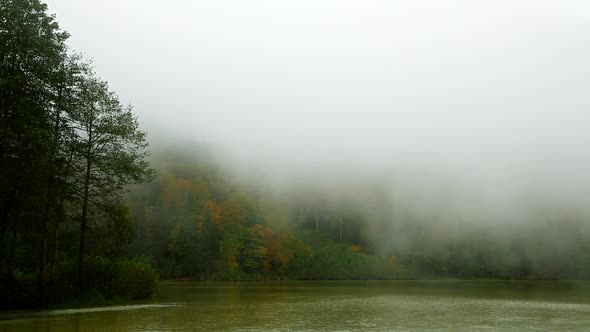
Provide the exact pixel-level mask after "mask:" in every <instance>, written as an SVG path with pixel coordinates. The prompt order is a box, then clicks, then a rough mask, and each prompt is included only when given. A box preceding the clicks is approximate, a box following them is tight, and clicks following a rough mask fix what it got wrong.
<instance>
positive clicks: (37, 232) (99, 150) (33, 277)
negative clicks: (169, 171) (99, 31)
mask: <svg viewBox="0 0 590 332" xmlns="http://www.w3.org/2000/svg"><path fill="white" fill-rule="evenodd" d="M67 39H68V34H67V33H66V32H65V31H63V30H61V29H60V27H59V25H58V24H57V22H56V20H55V17H54V16H53V15H49V14H48V12H47V6H46V5H45V4H43V3H41V2H40V1H37V0H1V1H0V45H1V47H0V278H2V282H1V285H2V286H1V287H2V289H1V290H0V297H1V300H2V302H3V303H2V304H4V305H7V306H14V305H15V303H18V302H26V301H27V299H25V298H24V297H26V296H25V294H31V293H33V292H32V290H33V289H34V290H36V293H37V294H43V292H44V290H46V289H47V288H48V285H56V284H59V285H66V284H67V285H69V286H72V287H74V286H75V288H76V289H82V290H85V289H89V288H91V287H89V285H91V284H93V283H94V282H95V281H94V280H93V278H94V275H95V274H93V273H88V271H87V270H88V268H90V266H86V265H87V263H88V262H90V261H93V260H94V261H96V259H98V258H96V257H97V256H102V257H104V259H105V260H106V261H109V262H111V263H112V264H113V266H114V265H117V264H118V265H117V266H118V267H121V269H120V270H121V275H122V274H127V275H129V274H130V272H129V271H128V270H129V269H132V268H133V266H134V265H133V264H131V263H130V264H127V266H126V267H123V265H124V264H123V263H121V264H119V263H117V262H118V258H117V257H118V256H119V254H120V248H121V244H123V243H125V242H128V241H129V240H130V239H131V236H132V228H131V221H130V214H129V210H128V206H127V202H126V199H125V192H126V186H128V185H129V184H133V183H141V182H144V181H147V180H150V179H151V178H152V177H153V171H152V170H151V169H150V168H149V166H148V163H147V161H146V152H145V148H146V146H147V143H146V139H145V133H144V132H142V131H141V130H140V129H139V127H138V122H137V118H136V116H135V115H134V114H133V112H132V109H131V107H130V106H124V105H122V103H121V102H120V101H119V99H118V97H117V95H116V94H115V93H114V92H112V91H111V90H110V89H109V87H108V84H107V82H105V81H103V80H101V79H100V78H98V77H97V75H96V74H95V73H94V72H93V70H92V67H91V65H90V64H89V62H88V61H86V60H84V59H83V58H82V57H81V56H80V55H78V54H75V53H73V52H70V51H69V49H68V47H67V45H66V41H67ZM92 257H95V258H96V259H95V258H92ZM122 264H123V265H122ZM113 266H111V268H113V270H116V269H115V268H114V267H113ZM138 268H139V267H138ZM144 268H145V267H141V268H139V269H140V270H141V269H144ZM65 270H68V271H69V272H68V273H67V274H68V276H67V278H66V277H65V274H64V273H65V272H64V271H65ZM123 271H126V272H124V273H123ZM95 272H96V271H95ZM95 290H96V289H95ZM102 295H104V294H102ZM38 300H39V302H46V301H47V299H41V298H40V299H38ZM31 301H32V300H31ZM23 305H26V304H23Z"/></svg>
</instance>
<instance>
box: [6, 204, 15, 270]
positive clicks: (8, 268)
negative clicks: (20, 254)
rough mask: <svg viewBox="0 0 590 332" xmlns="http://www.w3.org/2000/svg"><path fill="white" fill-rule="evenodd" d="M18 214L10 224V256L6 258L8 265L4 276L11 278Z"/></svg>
mask: <svg viewBox="0 0 590 332" xmlns="http://www.w3.org/2000/svg"><path fill="white" fill-rule="evenodd" d="M17 225H18V214H17V215H16V216H15V218H14V221H13V223H12V239H11V240H10V254H9V256H8V264H7V269H6V275H7V276H11V275H12V270H13V269H14V256H15V254H16V236H17Z"/></svg>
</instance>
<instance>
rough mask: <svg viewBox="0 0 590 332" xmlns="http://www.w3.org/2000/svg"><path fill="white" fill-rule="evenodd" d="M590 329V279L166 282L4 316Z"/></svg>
mask: <svg viewBox="0 0 590 332" xmlns="http://www.w3.org/2000/svg"><path fill="white" fill-rule="evenodd" d="M424 330H428V331H447V330H451V331H477V330H487V331H503V330H507V331H527V330H530V331H532V330H535V331H537V330H549V331H590V284H587V283H550V282H492V281H490V282H483V281H399V282H282V283H278V282H277V283H244V282H243V283H163V284H161V286H160V289H159V292H158V295H157V297H156V298H154V299H153V300H150V301H147V302H142V303H133V304H131V305H128V306H111V307H101V308H84V309H68V310H55V311H43V312H15V313H2V314H0V331H424Z"/></svg>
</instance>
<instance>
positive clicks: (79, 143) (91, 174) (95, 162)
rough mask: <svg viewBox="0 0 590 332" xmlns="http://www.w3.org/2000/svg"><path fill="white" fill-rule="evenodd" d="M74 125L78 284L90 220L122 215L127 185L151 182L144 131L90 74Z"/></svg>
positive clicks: (114, 222) (97, 221)
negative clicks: (78, 236) (77, 188)
mask: <svg viewBox="0 0 590 332" xmlns="http://www.w3.org/2000/svg"><path fill="white" fill-rule="evenodd" d="M71 122H72V125H73V127H74V128H75V132H76V138H75V143H74V146H75V155H76V158H77V162H76V166H77V169H76V176H77V179H76V180H77V181H76V183H79V184H80V187H79V190H77V192H78V193H79V195H78V196H79V212H80V217H79V220H80V241H79V250H78V282H81V280H80V278H81V276H82V270H83V261H84V255H85V253H86V246H87V232H88V228H89V221H93V222H94V223H95V224H102V225H104V224H105V223H109V222H110V223H111V225H114V226H115V227H117V222H120V221H122V220H124V219H121V218H113V217H120V216H122V214H121V213H114V214H113V213H111V212H113V211H119V209H120V207H121V204H122V202H124V197H123V194H124V192H125V188H126V186H128V185H130V184H136V183H141V182H145V181H147V180H150V179H151V178H152V176H153V170H152V169H150V168H149V167H148V162H147V160H146V157H147V152H146V151H145V148H146V147H147V142H146V139H145V137H146V136H145V135H146V134H145V132H143V131H141V130H139V127H138V122H137V118H136V117H135V116H134V115H133V113H132V108H131V106H127V107H124V106H123V105H122V104H121V103H120V101H119V99H118V97H117V96H116V95H115V94H114V93H113V92H111V91H109V90H108V86H107V83H106V82H104V81H101V80H99V79H97V78H95V77H94V75H93V74H92V73H91V72H89V73H87V76H86V77H85V79H84V80H83V81H82V82H81V85H80V91H79V98H78V105H77V107H76V109H75V111H74V112H72V114H71Z"/></svg>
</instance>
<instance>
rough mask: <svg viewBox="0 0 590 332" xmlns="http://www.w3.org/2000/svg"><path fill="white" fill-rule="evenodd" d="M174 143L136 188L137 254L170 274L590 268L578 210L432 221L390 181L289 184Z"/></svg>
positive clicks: (567, 273)
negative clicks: (490, 220) (259, 179)
mask: <svg viewBox="0 0 590 332" xmlns="http://www.w3.org/2000/svg"><path fill="white" fill-rule="evenodd" d="M165 151H166V152H158V153H156V152H155V153H154V159H155V160H156V161H154V165H156V168H157V169H158V176H157V178H156V179H155V180H154V181H153V182H151V183H149V184H144V185H140V186H135V187H134V188H133V189H132V190H131V192H130V196H129V197H130V198H129V199H130V203H131V209H132V211H133V216H134V217H133V220H134V223H135V224H134V228H135V232H136V236H135V238H134V240H133V241H132V242H131V244H130V245H128V246H126V247H125V252H126V254H127V255H130V256H140V255H144V256H145V255H147V256H148V257H147V258H148V259H149V261H150V262H151V263H152V264H153V265H154V266H155V267H156V268H157V270H158V272H159V273H160V275H161V276H162V277H163V278H166V279H176V278H180V279H183V278H184V279H189V280H228V281H229V280H233V281H235V280H277V279H278V280H285V279H296V280H358V279H433V278H435V279H437V278H462V279H505V280H522V279H525V280H558V279H565V280H570V279H587V278H588V277H590V269H589V268H588V267H589V266H590V264H589V263H590V245H589V244H588V241H586V239H587V238H588V235H589V233H588V232H589V230H588V228H587V227H586V226H585V224H584V219H583V218H581V217H576V216H575V215H563V216H562V217H561V218H548V217H544V216H542V215H540V216H539V217H538V219H537V220H536V222H535V223H532V224H531V223H528V222H527V223H524V224H518V223H516V224H510V223H501V225H502V227H499V226H498V224H487V225H486V224H483V223H481V222H477V223H473V222H472V223H469V222H465V223H455V222H453V221H448V220H437V219H436V218H434V217H433V218H432V220H430V219H429V220H423V219H420V217H419V216H416V215H415V214H412V213H411V211H410V210H409V209H407V207H405V206H404V205H405V204H406V202H403V201H402V202H400V203H398V204H395V203H396V202H395V200H391V196H392V195H391V194H388V193H387V192H386V191H385V190H384V188H383V186H382V185H375V184H369V183H367V184H365V185H362V184H361V185H358V184H356V185H355V186H354V187H352V188H350V187H339V188H335V187H332V186H331V185H330V186H327V187H322V186H320V185H317V184H313V183H307V182H306V183H305V185H304V188H302V187H301V185H299V186H295V187H291V188H290V189H285V188H282V189H281V190H278V191H277V190H275V189H272V188H268V187H266V188H265V187H262V186H260V185H259V184H256V183H254V184H253V183H252V182H248V181H244V180H243V179H240V177H239V176H237V177H236V176H235V175H232V173H231V172H229V171H227V170H224V168H223V167H220V166H219V165H218V163H216V162H215V161H214V159H215V158H214V157H211V153H206V152H204V151H202V149H201V150H200V152H199V149H198V148H197V149H195V151H194V152H193V153H192V156H190V157H189V155H191V154H190V153H189V154H187V153H186V152H184V151H186V149H182V151H181V150H178V149H175V148H174V147H171V148H169V149H165ZM402 194H403V192H402ZM424 204H425V206H424V207H423V208H426V204H427V203H424ZM392 206H395V207H396V208H395V210H396V211H395V212H394V211H392Z"/></svg>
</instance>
